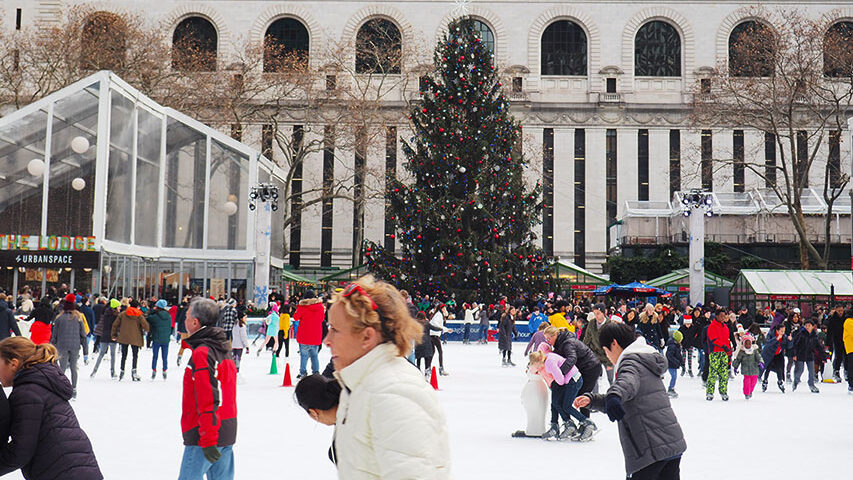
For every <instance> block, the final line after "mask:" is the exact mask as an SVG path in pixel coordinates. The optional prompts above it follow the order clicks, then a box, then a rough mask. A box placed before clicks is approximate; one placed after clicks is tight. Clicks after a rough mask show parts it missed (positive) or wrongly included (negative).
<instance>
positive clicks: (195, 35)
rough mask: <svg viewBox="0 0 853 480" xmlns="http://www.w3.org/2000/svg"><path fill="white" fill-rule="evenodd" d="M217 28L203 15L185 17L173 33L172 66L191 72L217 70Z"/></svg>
mask: <svg viewBox="0 0 853 480" xmlns="http://www.w3.org/2000/svg"><path fill="white" fill-rule="evenodd" d="M217 43H218V41H217V35H216V28H215V27H214V26H213V24H212V23H210V22H209V21H208V20H206V19H204V18H201V17H189V18H185V19H184V20H182V21H181V23H179V24H178V26H177V27H175V33H174V34H173V35H172V68H174V69H175V70H182V71H190V72H213V71H215V70H216V48H217Z"/></svg>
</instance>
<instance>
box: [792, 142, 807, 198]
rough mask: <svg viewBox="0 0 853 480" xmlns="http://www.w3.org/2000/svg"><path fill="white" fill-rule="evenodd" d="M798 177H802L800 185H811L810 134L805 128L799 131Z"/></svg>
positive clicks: (805, 186)
mask: <svg viewBox="0 0 853 480" xmlns="http://www.w3.org/2000/svg"><path fill="white" fill-rule="evenodd" d="M795 165H796V167H797V168H796V171H797V177H799V179H800V187H801V188H808V186H809V134H808V132H806V131H805V130H799V131H798V132H797V159H796V163H795Z"/></svg>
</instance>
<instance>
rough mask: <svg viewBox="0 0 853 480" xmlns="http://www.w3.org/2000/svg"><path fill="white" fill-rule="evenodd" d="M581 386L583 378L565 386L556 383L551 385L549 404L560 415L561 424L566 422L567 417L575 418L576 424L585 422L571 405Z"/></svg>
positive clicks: (583, 417)
mask: <svg viewBox="0 0 853 480" xmlns="http://www.w3.org/2000/svg"><path fill="white" fill-rule="evenodd" d="M582 386H583V378H581V379H579V380H571V381H569V383H567V384H565V385H558V384H557V382H554V383H553V384H552V385H551V404H552V405H553V406H554V408H556V409H557V412H559V413H560V417H561V418H562V419H563V422H568V421H569V417H575V418H576V419H577V420H578V422H583V421H585V420H586V417H585V416H584V415H583V414H582V413H581V412H579V411H578V410H577V409H576V408H575V407H574V406H573V405H572V402H574V401H575V397H576V396H577V395H578V391H580V389H581V387H582Z"/></svg>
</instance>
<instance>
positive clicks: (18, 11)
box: [15, 8, 21, 30]
mask: <svg viewBox="0 0 853 480" xmlns="http://www.w3.org/2000/svg"><path fill="white" fill-rule="evenodd" d="M20 29H21V9H20V8H16V9H15V30H20Z"/></svg>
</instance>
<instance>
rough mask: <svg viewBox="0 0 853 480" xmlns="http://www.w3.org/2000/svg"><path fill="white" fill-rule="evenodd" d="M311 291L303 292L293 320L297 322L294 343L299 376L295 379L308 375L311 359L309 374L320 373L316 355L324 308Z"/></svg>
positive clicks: (318, 349) (321, 330)
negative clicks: (296, 346) (296, 344)
mask: <svg viewBox="0 0 853 480" xmlns="http://www.w3.org/2000/svg"><path fill="white" fill-rule="evenodd" d="M315 297H316V295H315V294H314V291H313V290H308V291H307V292H305V298H303V299H302V300H301V301H300V302H299V305H298V306H297V307H296V313H294V314H293V320H294V321H298V322H299V327H298V328H297V329H296V343H298V344H299V374H298V375H297V376H296V378H302V377H304V376H306V375H307V374H308V372H307V370H306V367H307V364H308V359H309V358H310V359H311V373H320V360H319V359H318V358H317V354H318V353H319V352H320V343H322V342H323V319H324V318H325V317H326V308H325V307H324V306H323V301H322V300H321V299H319V298H315Z"/></svg>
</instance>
